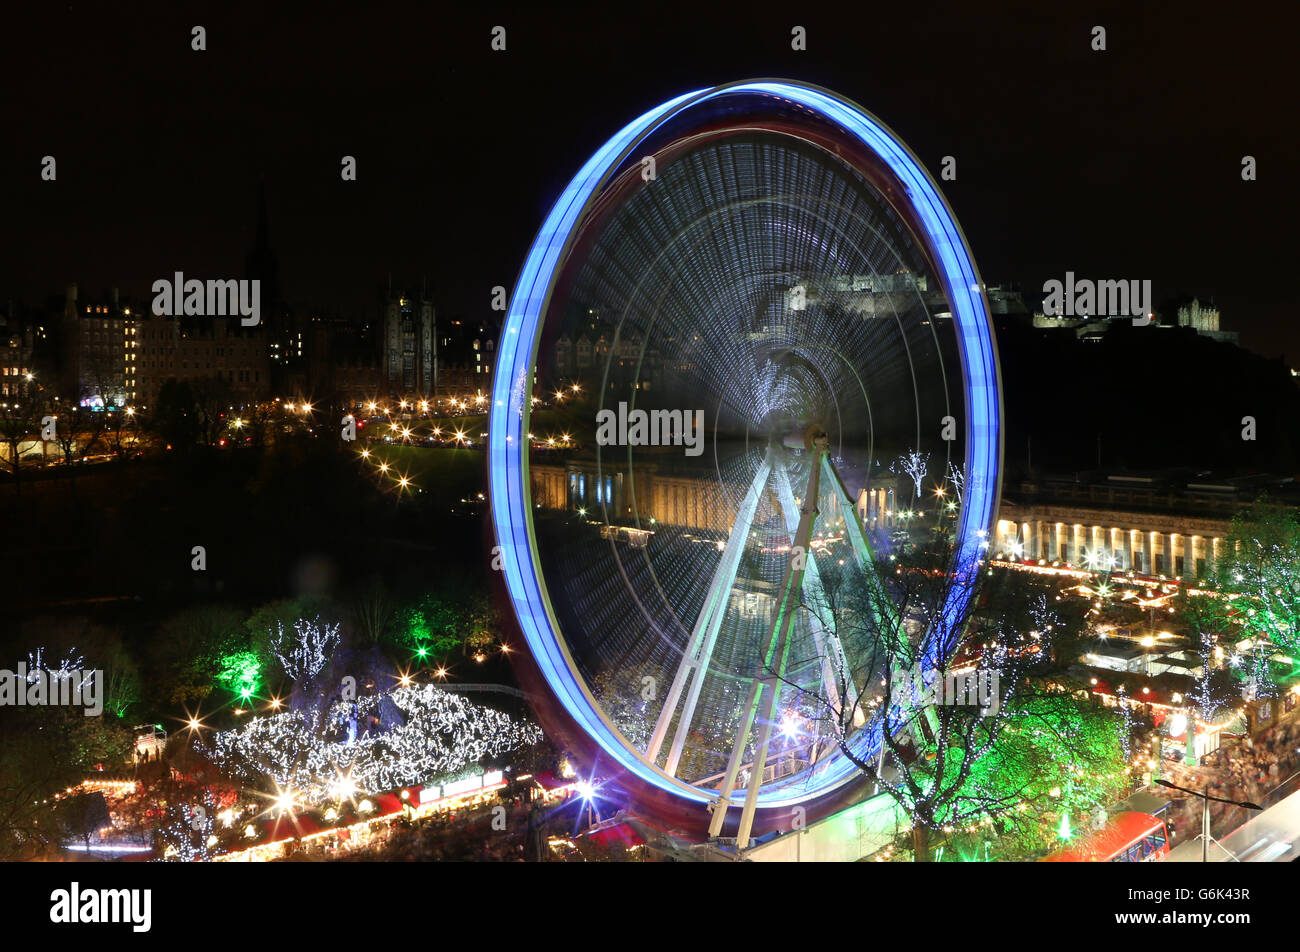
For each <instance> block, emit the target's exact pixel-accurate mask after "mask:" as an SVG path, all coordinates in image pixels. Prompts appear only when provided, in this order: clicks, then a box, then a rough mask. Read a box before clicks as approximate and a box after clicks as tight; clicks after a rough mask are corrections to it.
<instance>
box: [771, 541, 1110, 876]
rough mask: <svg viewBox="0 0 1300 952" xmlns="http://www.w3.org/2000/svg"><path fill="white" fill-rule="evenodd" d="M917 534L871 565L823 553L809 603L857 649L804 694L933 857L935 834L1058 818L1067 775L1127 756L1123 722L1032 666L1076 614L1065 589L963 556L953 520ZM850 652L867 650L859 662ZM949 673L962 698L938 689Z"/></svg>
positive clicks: (1101, 771)
mask: <svg viewBox="0 0 1300 952" xmlns="http://www.w3.org/2000/svg"><path fill="white" fill-rule="evenodd" d="M915 541H916V544H915V545H914V546H911V547H909V548H908V549H906V550H904V551H903V552H902V553H901V554H899V555H895V556H890V557H888V558H886V559H877V561H876V562H875V564H874V565H871V566H870V570H869V571H864V570H862V569H861V568H860V567H858V566H856V565H854V564H853V563H852V562H846V564H840V560H833V559H819V560H818V562H817V565H818V569H819V582H818V584H817V585H816V586H814V587H811V588H806V589H805V592H804V605H803V607H804V608H805V609H806V610H807V611H808V612H809V614H810V615H812V616H814V617H816V619H817V620H818V622H819V623H820V625H821V627H822V628H823V629H824V630H826V631H833V632H835V633H836V635H837V637H838V639H839V640H840V642H841V644H842V645H843V649H844V650H843V652H833V653H828V656H827V657H826V658H825V659H823V661H824V663H828V664H829V665H830V668H831V670H832V672H833V674H832V677H831V684H830V685H829V686H828V687H827V688H826V690H825V691H820V690H818V689H817V688H810V687H809V686H807V685H804V686H802V687H800V692H801V693H800V698H801V706H802V707H803V708H806V709H807V710H808V712H809V713H808V714H806V715H805V716H806V717H807V719H809V720H811V721H813V722H814V723H815V728H814V730H815V731H816V741H817V743H818V744H821V743H830V744H833V745H834V746H836V747H837V748H838V749H839V750H840V751H841V753H843V754H844V755H845V756H846V757H847V758H848V759H849V760H850V761H851V762H853V763H854V765H855V766H856V767H857V768H858V769H859V770H860V771H861V772H862V773H864V774H866V775H867V776H870V777H873V778H875V779H876V780H877V781H878V782H879V784H880V787H881V789H882V790H883V791H885V792H888V793H889V794H890V795H891V796H892V797H893V798H894V799H895V800H896V801H897V802H898V804H899V806H900V807H901V808H902V809H903V810H904V811H905V812H906V813H907V814H908V815H909V817H910V818H911V821H912V831H913V837H912V839H913V855H914V857H915V858H916V859H917V860H918V861H925V860H928V859H930V858H931V855H930V854H931V841H932V838H933V837H934V836H935V834H936V833H943V834H948V835H949V836H956V835H958V834H964V833H967V832H969V831H971V830H989V831H990V832H991V831H992V830H994V829H997V830H1001V831H1002V832H1004V833H1010V832H1011V831H1012V830H1013V829H1019V828H1020V827H1021V826H1022V825H1024V823H1025V822H1027V821H1029V820H1032V819H1033V818H1035V817H1042V816H1046V815H1050V816H1052V817H1053V818H1055V817H1056V816H1057V814H1059V813H1060V811H1061V810H1062V808H1063V805H1064V803H1063V800H1062V799H1061V794H1060V792H1059V790H1057V788H1060V787H1063V786H1064V785H1065V780H1066V779H1068V780H1070V781H1071V782H1075V781H1076V778H1079V777H1084V776H1090V775H1096V776H1103V775H1105V776H1109V775H1110V773H1111V772H1112V771H1110V770H1108V769H1107V768H1108V767H1112V766H1114V765H1113V764H1108V763H1107V762H1106V759H1107V756H1108V755H1107V747H1106V744H1105V743H1101V742H1100V741H1099V740H1098V738H1102V740H1104V739H1105V737H1113V734H1106V735H1105V737H1103V735H1102V734H1100V733H1098V732H1097V731H1095V730H1091V729H1090V728H1089V724H1090V723H1091V722H1090V721H1089V720H1088V718H1087V717H1085V716H1084V714H1081V712H1080V709H1079V704H1078V702H1077V700H1076V699H1074V698H1073V697H1072V696H1071V695H1070V694H1069V693H1068V692H1065V691H1055V690H1046V689H1045V688H1044V687H1042V686H1040V685H1039V684H1037V683H1035V682H1033V681H1032V680H1031V679H1030V677H1029V675H1030V672H1031V671H1032V670H1033V669H1034V668H1035V667H1036V666H1037V665H1038V663H1039V662H1040V661H1045V660H1046V658H1047V655H1048V653H1049V645H1050V642H1051V641H1052V639H1053V638H1054V636H1055V635H1056V634H1057V632H1058V631H1059V629H1060V628H1061V627H1062V626H1063V625H1064V624H1066V622H1065V619H1064V618H1063V617H1062V614H1061V612H1060V611H1058V609H1057V607H1056V603H1055V601H1054V599H1053V598H1051V597H1050V596H1051V594H1052V592H1053V591H1054V590H1053V589H1051V588H1050V587H1048V586H1043V585H1041V584H1039V583H1037V582H1035V581H1033V580H1031V579H1029V578H1028V577H1027V576H1025V575H1023V574H1021V573H1004V574H1000V575H998V576H995V577H990V576H989V575H988V572H987V569H985V568H984V567H983V563H982V560H980V559H979V557H978V556H975V555H973V554H972V553H966V554H965V555H963V556H958V554H957V553H956V552H955V551H954V546H953V541H952V538H951V536H950V535H949V534H948V532H947V531H946V530H945V529H944V528H943V527H942V524H940V525H938V526H936V527H934V528H933V529H932V530H930V531H929V532H927V533H925V537H924V538H917V539H916V540H915ZM957 562H960V564H957ZM981 582H982V583H985V584H982V585H977V583H981ZM963 589H964V590H965V591H963ZM954 606H958V607H956V608H954ZM847 658H854V659H859V660H858V662H857V663H856V667H855V668H854V669H852V670H850V669H849V668H848V667H847V662H846V660H845V659H847ZM783 680H785V679H784V678H783ZM787 683H788V684H791V685H792V686H794V685H793V683H792V682H790V681H788V680H787ZM949 684H952V685H954V686H955V690H956V691H958V692H961V695H962V697H961V698H960V699H959V698H957V697H955V696H954V697H949V698H946V699H936V695H935V692H936V690H937V691H947V690H948V688H947V687H946V685H949ZM959 684H964V685H965V687H964V688H963V687H956V685H959ZM936 686H945V687H936ZM977 687H979V689H978V690H976V688H977ZM973 695H977V696H973ZM859 731H870V732H873V734H878V736H879V744H880V747H879V750H878V752H877V753H875V754H873V755H872V756H870V757H864V756H863V754H862V751H861V749H860V748H859V746H858V745H857V744H856V743H854V742H853V738H854V737H855V736H857V733H858V732H859ZM1012 764H1014V765H1015V767H1016V769H1014V770H1011V769H1009V765H1012ZM1061 771H1065V772H1064V773H1060V772H1061ZM1058 773H1059V774H1060V776H1059V777H1058V776H1057V775H1058ZM1051 778H1055V779H1053V780H1052V782H1050V783H1048V782H1046V780H1048V779H1051ZM1075 785H1076V787H1077V788H1078V789H1077V790H1076V791H1075V792H1076V793H1078V790H1082V789H1083V786H1084V785H1083V782H1082V781H1081V780H1078V781H1077V782H1076V784H1075ZM1053 791H1056V792H1055V793H1054V792H1053ZM1080 796H1081V794H1080ZM1100 797H1101V794H1100V793H1098V794H1097V798H1100ZM1097 798H1094V799H1097ZM1071 799H1074V800H1078V799H1079V798H1078V797H1073V798H1071ZM1088 805H1092V802H1091V800H1090V801H1089V803H1088Z"/></svg>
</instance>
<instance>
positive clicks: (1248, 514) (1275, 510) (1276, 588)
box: [1218, 496, 1300, 655]
mask: <svg viewBox="0 0 1300 952" xmlns="http://www.w3.org/2000/svg"><path fill="white" fill-rule="evenodd" d="M1224 552H1225V556H1224V558H1223V559H1222V560H1221V561H1220V565H1219V570H1218V584H1219V588H1220V589H1221V590H1222V591H1224V592H1226V593H1228V595H1229V602H1230V604H1231V609H1232V610H1231V613H1230V616H1229V620H1230V622H1231V624H1232V627H1233V628H1235V629H1236V630H1237V631H1239V632H1240V633H1242V634H1243V635H1244V637H1246V638H1249V639H1251V640H1253V641H1256V642H1258V641H1259V640H1261V639H1262V640H1264V641H1268V642H1272V643H1273V644H1274V645H1276V646H1277V647H1278V648H1281V649H1283V650H1284V651H1285V652H1286V653H1287V654H1289V655H1296V654H1300V518H1297V515H1296V512H1295V510H1294V509H1292V508H1291V507H1289V506H1282V505H1278V504H1276V503H1273V502H1270V501H1269V499H1268V498H1267V497H1266V496H1261V497H1260V498H1259V499H1258V500H1256V501H1255V502H1254V503H1253V504H1252V505H1251V506H1249V507H1248V508H1246V509H1245V510H1244V511H1242V512H1241V513H1239V514H1238V515H1237V516H1236V517H1235V518H1234V519H1233V520H1232V528H1231V530H1230V531H1229V533H1228V538H1227V540H1226V543H1225V545H1224Z"/></svg>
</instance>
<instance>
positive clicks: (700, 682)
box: [646, 448, 773, 776]
mask: <svg viewBox="0 0 1300 952" xmlns="http://www.w3.org/2000/svg"><path fill="white" fill-rule="evenodd" d="M772 455H773V454H772V450H771V449H770V448H769V450H768V451H767V454H766V455H765V456H764V457H763V462H762V463H760V464H759V467H758V470H757V471H756V472H755V473H754V479H753V480H752V481H751V482H750V484H749V492H747V493H746V494H745V498H744V500H743V501H742V502H741V504H740V508H739V510H737V512H736V522H735V525H733V526H732V527H731V534H730V536H729V537H728V538H727V545H726V548H725V549H723V552H722V558H721V559H720V560H719V561H718V567H717V569H715V570H714V573H713V580H712V582H711V583H710V585H709V591H708V593H707V594H706V595H705V599H704V607H703V608H702V609H701V610H700V614H699V617H698V618H697V619H696V620H695V625H694V627H693V629H692V630H691V637H690V639H689V640H688V641H687V643H686V650H685V651H683V652H682V660H681V663H680V664H678V666H677V673H676V674H675V675H674V676H673V683H672V686H671V687H670V688H669V689H668V697H666V698H665V699H664V706H663V707H662V708H661V709H660V711H659V718H658V720H657V721H656V722H655V729H654V732H653V733H652V734H651V735H650V743H649V745H648V746H647V747H646V759H647V760H650V761H652V762H653V761H656V760H657V759H658V757H659V752H660V750H661V749H662V747H663V742H664V738H665V737H666V736H667V733H668V725H669V724H670V723H671V722H672V718H673V714H675V713H676V711H677V704H678V702H679V701H680V700H681V696H682V690H683V689H684V688H685V686H686V680H687V679H688V678H690V679H691V687H690V691H689V692H688V693H687V695H686V705H685V707H683V708H682V712H681V715H680V716H679V717H678V718H677V730H676V731H674V732H673V742H672V746H671V747H670V748H669V751H668V760H667V762H666V763H665V765H664V771H665V772H666V773H667V774H669V775H670V776H675V775H676V773H677V766H678V764H679V763H680V761H681V756H682V749H683V748H684V746H685V744H686V736H687V734H688V733H689V732H690V726H691V721H692V720H693V719H694V717H695V706H696V704H697V703H698V702H699V699H700V690H701V689H702V688H703V686H704V675H705V673H706V672H707V671H708V669H709V662H710V660H712V658H713V646H714V645H715V644H716V643H717V640H718V632H719V631H720V630H721V629H722V618H723V615H724V613H725V609H726V606H727V602H728V600H729V599H730V598H731V590H732V588H733V587H734V586H735V584H736V573H737V572H738V571H739V569H740V560H741V556H742V555H743V554H744V550H745V541H746V539H748V538H749V530H750V526H752V525H753V523H754V513H756V512H757V511H758V503H759V501H760V500H761V499H762V495H763V487H764V486H765V485H767V478H768V475H769V474H770V473H771V471H772Z"/></svg>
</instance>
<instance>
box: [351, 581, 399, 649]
mask: <svg viewBox="0 0 1300 952" xmlns="http://www.w3.org/2000/svg"><path fill="white" fill-rule="evenodd" d="M352 618H353V621H354V622H355V627H356V630H357V631H358V632H360V634H361V635H362V636H363V637H364V639H365V640H366V641H367V642H368V643H369V644H371V645H378V644H381V643H382V642H383V641H384V640H385V639H386V638H387V637H388V635H389V632H390V630H391V629H392V625H393V622H394V620H395V619H396V618H397V604H396V602H394V601H393V599H392V597H391V596H390V594H389V592H388V587H387V586H386V585H385V584H384V580H383V578H382V577H380V576H379V575H372V576H370V578H369V579H367V580H366V582H365V583H364V584H363V585H362V586H361V587H360V588H359V589H358V590H357V592H356V594H355V595H354V596H353V599H352Z"/></svg>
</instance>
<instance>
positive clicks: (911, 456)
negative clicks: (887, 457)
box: [889, 450, 930, 501]
mask: <svg viewBox="0 0 1300 952" xmlns="http://www.w3.org/2000/svg"><path fill="white" fill-rule="evenodd" d="M929 467H930V454H929V453H921V452H918V451H917V450H908V451H907V452H906V453H904V454H903V455H902V456H900V457H899V458H898V459H896V460H894V462H893V464H892V465H891V466H890V467H889V471H890V472H891V473H893V474H894V475H895V476H907V477H908V478H909V479H910V480H911V481H912V487H913V495H912V499H913V501H918V500H920V498H921V483H922V481H924V479H925V474H926V473H927V472H928V471H929Z"/></svg>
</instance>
